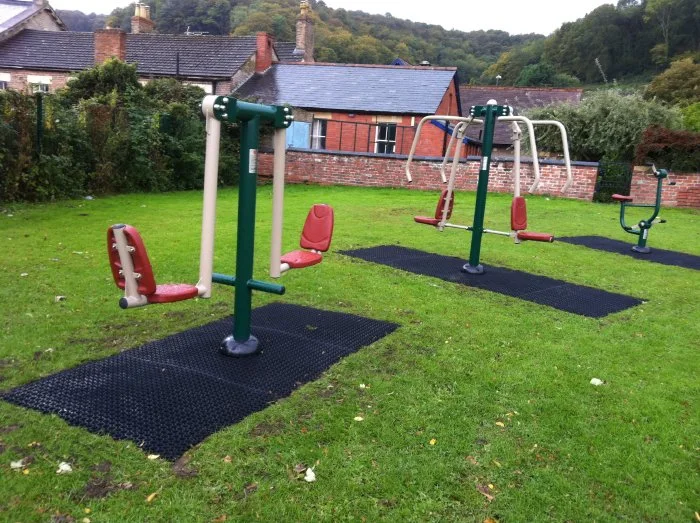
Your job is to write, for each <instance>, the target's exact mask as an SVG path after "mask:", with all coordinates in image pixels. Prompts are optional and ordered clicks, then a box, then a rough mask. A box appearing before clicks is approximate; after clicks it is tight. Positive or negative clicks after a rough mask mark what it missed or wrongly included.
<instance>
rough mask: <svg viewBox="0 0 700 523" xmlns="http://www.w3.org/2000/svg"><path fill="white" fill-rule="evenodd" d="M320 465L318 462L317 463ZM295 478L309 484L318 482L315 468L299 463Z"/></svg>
mask: <svg viewBox="0 0 700 523" xmlns="http://www.w3.org/2000/svg"><path fill="white" fill-rule="evenodd" d="M316 464H317V465H318V461H317V462H316ZM293 470H294V476H295V477H296V479H303V480H304V481H306V482H307V483H313V482H314V481H316V473H315V472H314V469H313V467H309V466H307V465H304V464H303V463H298V464H296V465H295V466H294V469H293Z"/></svg>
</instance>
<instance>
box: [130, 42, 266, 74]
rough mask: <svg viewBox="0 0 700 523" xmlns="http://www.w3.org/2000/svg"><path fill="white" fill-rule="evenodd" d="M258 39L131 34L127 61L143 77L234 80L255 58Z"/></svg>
mask: <svg viewBox="0 0 700 523" xmlns="http://www.w3.org/2000/svg"><path fill="white" fill-rule="evenodd" d="M255 48H256V39H255V37H254V36H241V37H230V36H210V35H192V36H187V35H164V34H155V33H151V34H127V35H126V61H127V62H129V63H137V64H138V66H137V70H138V72H139V74H143V75H175V73H176V69H177V55H178V53H179V56H180V71H179V72H180V74H181V75H182V76H188V77H206V78H226V77H229V78H230V77H231V75H233V74H234V73H235V72H236V71H238V69H240V68H241V66H242V65H243V64H244V63H245V62H246V61H248V59H249V58H250V57H251V55H254V54H255Z"/></svg>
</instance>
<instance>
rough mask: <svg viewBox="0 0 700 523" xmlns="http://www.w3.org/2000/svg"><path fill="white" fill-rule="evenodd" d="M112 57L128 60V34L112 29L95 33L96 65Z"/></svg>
mask: <svg viewBox="0 0 700 523" xmlns="http://www.w3.org/2000/svg"><path fill="white" fill-rule="evenodd" d="M112 57H114V58H118V59H119V60H126V33H125V32H124V31H122V30H121V29H112V28H107V29H100V30H99V31H95V64H101V63H102V62H104V61H105V60H107V59H108V58H112Z"/></svg>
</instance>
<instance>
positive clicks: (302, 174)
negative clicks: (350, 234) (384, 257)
mask: <svg viewBox="0 0 700 523" xmlns="http://www.w3.org/2000/svg"><path fill="white" fill-rule="evenodd" d="M441 163H442V159H441V158H426V157H423V158H421V159H419V160H416V161H414V162H413V164H412V166H411V174H412V175H413V183H412V184H408V182H407V181H406V175H405V167H406V157H402V156H398V157H386V156H382V155H374V154H361V153H333V152H328V151H313V152H311V151H306V150H299V149H296V150H295V149H289V150H288V151H287V169H286V172H287V176H286V180H287V182H288V183H314V184H319V185H358V186H365V187H412V188H415V189H424V190H428V189H429V190H441V189H442V188H443V187H444V185H443V184H442V182H441V181H440V166H441ZM512 169H513V162H512V159H510V158H503V159H498V158H496V159H494V160H493V161H492V163H491V172H490V177H489V191H493V192H506V193H512V192H513V181H512V177H511V176H512ZM572 169H573V177H574V184H573V186H572V187H571V188H570V189H569V190H568V191H567V193H566V194H565V195H562V196H565V197H568V198H576V199H580V200H591V199H592V198H593V191H594V188H595V181H596V177H597V173H598V164H597V163H591V162H576V163H575V164H574V165H572ZM520 171H521V187H522V188H523V190H522V192H523V194H524V193H525V192H526V188H527V187H528V186H529V185H530V184H531V183H532V181H533V179H534V178H533V174H532V164H531V163H529V162H523V163H522V164H521V170H520ZM258 172H259V174H260V176H262V177H265V176H272V154H271V153H266V152H263V153H261V154H260V155H259V158H258ZM448 174H449V170H448ZM478 174H479V159H477V158H473V159H468V160H466V161H462V162H461V163H460V165H459V169H458V171H457V178H456V185H455V186H456V188H457V189H458V190H468V191H473V190H476V183H477V179H478ZM565 181H566V170H565V169H564V165H563V162H561V161H556V160H546V161H545V160H543V161H541V162H540V186H539V188H538V190H537V194H551V195H557V196H558V195H561V193H560V189H561V187H562V186H563V185H564V182H565Z"/></svg>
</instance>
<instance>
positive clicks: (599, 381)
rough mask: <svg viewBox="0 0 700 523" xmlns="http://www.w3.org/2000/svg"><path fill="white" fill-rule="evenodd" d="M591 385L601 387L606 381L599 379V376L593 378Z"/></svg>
mask: <svg viewBox="0 0 700 523" xmlns="http://www.w3.org/2000/svg"><path fill="white" fill-rule="evenodd" d="M591 385H595V386H596V387H600V386H601V385H605V382H604V381H603V380H600V379H598V378H592V379H591Z"/></svg>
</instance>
